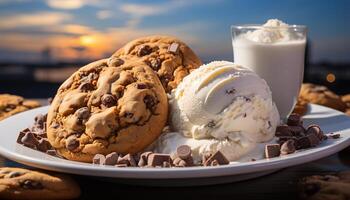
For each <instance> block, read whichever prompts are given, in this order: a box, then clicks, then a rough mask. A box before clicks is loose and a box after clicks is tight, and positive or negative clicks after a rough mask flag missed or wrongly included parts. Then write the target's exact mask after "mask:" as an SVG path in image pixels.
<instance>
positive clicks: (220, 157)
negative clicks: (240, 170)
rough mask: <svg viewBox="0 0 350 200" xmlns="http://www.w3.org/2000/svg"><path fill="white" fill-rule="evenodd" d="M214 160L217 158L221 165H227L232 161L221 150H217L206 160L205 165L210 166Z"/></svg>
mask: <svg viewBox="0 0 350 200" xmlns="http://www.w3.org/2000/svg"><path fill="white" fill-rule="evenodd" d="M214 160H216V162H217V163H218V164H219V165H227V164H229V163H230V161H229V160H228V159H227V158H226V157H225V156H224V154H222V153H221V151H217V152H215V153H214V154H213V155H212V156H210V157H209V158H208V159H207V160H206V161H205V163H204V166H210V165H211V163H212V162H213V161H214Z"/></svg>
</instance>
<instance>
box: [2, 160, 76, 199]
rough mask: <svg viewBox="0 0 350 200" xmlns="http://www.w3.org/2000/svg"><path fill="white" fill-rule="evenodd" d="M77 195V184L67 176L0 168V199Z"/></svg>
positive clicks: (52, 197)
mask: <svg viewBox="0 0 350 200" xmlns="http://www.w3.org/2000/svg"><path fill="white" fill-rule="evenodd" d="M79 195H80V188H79V186H78V185H77V184H76V183H75V182H74V181H73V180H72V179H71V178H69V177H68V176H65V175H61V174H53V175H49V174H45V173H42V172H38V171H33V170H27V169H20V168H9V167H3V168H0V199H12V200H13V199H73V198H77V197H79Z"/></svg>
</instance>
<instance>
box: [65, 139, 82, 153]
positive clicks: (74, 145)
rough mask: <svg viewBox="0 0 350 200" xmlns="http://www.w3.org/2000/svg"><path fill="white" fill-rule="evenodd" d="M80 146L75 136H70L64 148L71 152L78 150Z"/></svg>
mask: <svg viewBox="0 0 350 200" xmlns="http://www.w3.org/2000/svg"><path fill="white" fill-rule="evenodd" d="M79 145H80V142H79V140H77V138H76V136H75V135H71V136H69V137H68V138H67V140H66V148H67V149H68V150H69V151H73V150H74V149H76V148H78V147H79Z"/></svg>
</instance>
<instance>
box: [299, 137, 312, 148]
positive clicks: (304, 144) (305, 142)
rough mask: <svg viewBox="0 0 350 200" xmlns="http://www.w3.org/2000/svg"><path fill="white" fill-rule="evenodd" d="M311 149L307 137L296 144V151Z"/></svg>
mask: <svg viewBox="0 0 350 200" xmlns="http://www.w3.org/2000/svg"><path fill="white" fill-rule="evenodd" d="M309 147H311V144H310V140H309V138H308V137H307V136H304V137H301V138H298V140H297V144H296V149H306V148H309Z"/></svg>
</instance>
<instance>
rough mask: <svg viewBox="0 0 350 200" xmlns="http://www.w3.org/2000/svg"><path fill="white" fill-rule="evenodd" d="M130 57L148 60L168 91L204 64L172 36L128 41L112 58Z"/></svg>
mask: <svg viewBox="0 0 350 200" xmlns="http://www.w3.org/2000/svg"><path fill="white" fill-rule="evenodd" d="M122 57H128V58H129V59H139V60H142V61H144V62H146V63H147V64H148V65H149V66H150V67H151V68H152V69H153V70H154V71H156V72H157V74H158V77H159V79H160V81H161V82H162V85H163V87H164V88H165V91H166V92H170V91H171V90H172V89H174V88H176V86H177V85H178V84H179V83H180V81H181V80H182V79H183V78H184V77H185V76H186V75H188V74H189V73H190V72H191V71H192V70H193V69H196V68H198V67H199V66H201V65H202V62H201V61H200V59H199V58H198V57H197V55H196V54H195V53H194V52H193V51H192V50H191V49H190V48H189V47H188V46H187V45H186V44H185V43H184V42H182V41H180V40H179V39H177V38H174V37H170V36H158V35H156V36H148V37H143V38H138V39H136V40H133V41H131V42H129V43H127V44H126V45H125V46H124V47H122V48H121V49H119V50H118V51H117V52H115V53H114V54H113V56H112V59H117V58H122Z"/></svg>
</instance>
